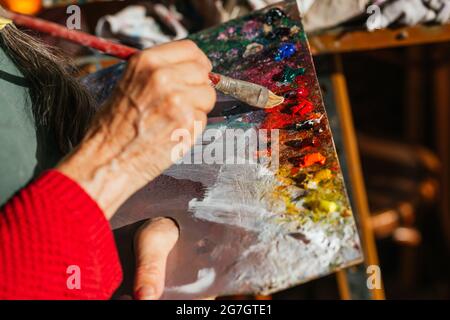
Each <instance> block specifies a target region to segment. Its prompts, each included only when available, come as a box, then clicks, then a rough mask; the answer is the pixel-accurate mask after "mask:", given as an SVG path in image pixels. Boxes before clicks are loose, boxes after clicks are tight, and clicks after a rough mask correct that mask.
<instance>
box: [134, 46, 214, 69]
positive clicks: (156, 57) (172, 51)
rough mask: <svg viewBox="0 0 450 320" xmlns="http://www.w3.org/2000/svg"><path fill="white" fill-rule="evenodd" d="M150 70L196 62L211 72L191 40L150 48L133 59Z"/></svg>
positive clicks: (202, 54) (201, 53)
mask: <svg viewBox="0 0 450 320" xmlns="http://www.w3.org/2000/svg"><path fill="white" fill-rule="evenodd" d="M133 60H137V61H140V62H141V63H143V64H144V65H147V66H149V67H150V68H152V69H156V68H159V67H163V66H167V65H171V64H178V63H182V62H187V61H196V62H198V63H200V64H202V65H203V66H204V67H205V68H206V69H208V70H209V71H211V69H212V64H211V61H209V59H208V57H207V56H206V55H205V54H204V53H203V51H202V50H200V48H199V47H198V46H197V45H196V44H195V42H193V41H191V40H180V41H174V42H170V43H167V44H162V45H159V46H155V47H152V48H151V49H147V50H144V51H142V52H141V53H140V54H139V55H137V56H135V57H133Z"/></svg>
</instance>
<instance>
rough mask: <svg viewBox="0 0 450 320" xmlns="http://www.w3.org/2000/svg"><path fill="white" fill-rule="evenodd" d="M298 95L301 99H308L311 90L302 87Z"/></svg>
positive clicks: (298, 90)
mask: <svg viewBox="0 0 450 320" xmlns="http://www.w3.org/2000/svg"><path fill="white" fill-rule="evenodd" d="M297 94H298V96H299V97H302V98H307V97H308V96H309V90H308V89H307V88H306V87H300V88H298V89H297Z"/></svg>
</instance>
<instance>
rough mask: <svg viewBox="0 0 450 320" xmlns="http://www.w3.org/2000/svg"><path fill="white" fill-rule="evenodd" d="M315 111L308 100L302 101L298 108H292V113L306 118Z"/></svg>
mask: <svg viewBox="0 0 450 320" xmlns="http://www.w3.org/2000/svg"><path fill="white" fill-rule="evenodd" d="M313 110H314V105H313V104H312V103H311V102H310V101H308V100H306V99H300V102H299V104H298V105H297V106H295V107H294V108H292V113H293V114H298V115H301V116H305V115H307V114H308V113H310V112H312V111H313Z"/></svg>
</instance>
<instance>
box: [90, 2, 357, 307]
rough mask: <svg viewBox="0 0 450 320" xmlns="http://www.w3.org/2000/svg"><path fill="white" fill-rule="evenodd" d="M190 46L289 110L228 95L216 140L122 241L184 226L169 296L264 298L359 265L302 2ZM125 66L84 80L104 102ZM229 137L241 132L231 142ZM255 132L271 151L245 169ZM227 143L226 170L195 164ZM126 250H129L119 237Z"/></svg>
mask: <svg viewBox="0 0 450 320" xmlns="http://www.w3.org/2000/svg"><path fill="white" fill-rule="evenodd" d="M191 39H192V40H194V41H195V42H196V43H197V44H198V45H199V47H200V48H201V49H202V50H203V51H204V52H205V53H206V54H207V55H208V56H209V58H210V59H211V61H212V62H213V65H214V71H215V72H217V73H221V74H224V75H227V76H230V77H232V78H236V79H242V80H246V81H250V82H254V83H258V84H261V85H263V86H266V87H267V88H269V89H270V90H271V91H273V92H274V93H276V94H278V95H283V96H284V97H285V101H284V103H283V104H282V105H280V106H278V107H276V108H274V109H271V110H256V109H253V108H251V107H249V106H247V105H244V104H242V103H239V102H237V101H234V100H233V99H229V98H227V97H223V96H222V97H220V99H219V102H218V103H217V106H216V108H215V110H214V111H213V112H212V113H211V114H210V118H209V122H208V128H207V129H208V130H209V133H211V132H213V133H214V134H213V136H214V138H212V137H211V136H209V137H205V136H203V137H204V138H205V139H204V141H207V142H206V143H205V142H204V141H203V142H201V143H198V144H197V145H196V147H194V148H193V149H192V151H191V153H190V154H188V155H186V157H185V159H184V160H186V159H190V160H191V162H190V163H189V161H184V162H183V163H179V164H176V165H174V166H173V167H171V168H170V169H168V170H167V171H166V172H164V173H163V175H161V176H160V177H158V178H157V179H156V180H155V181H153V182H151V183H150V184H149V185H147V186H146V187H145V188H143V189H142V190H140V191H139V192H138V193H136V194H135V195H134V196H133V197H132V198H131V199H129V200H128V201H127V202H126V203H125V204H124V205H123V206H122V208H120V210H119V212H118V213H117V214H116V216H115V217H114V218H113V220H112V225H113V227H114V228H115V229H118V233H119V234H120V233H121V232H122V233H126V232H127V230H130V229H129V225H131V224H133V223H135V222H137V221H141V220H143V219H147V218H150V217H157V216H170V217H173V218H174V219H176V220H177V221H178V223H179V225H180V228H181V234H180V240H179V242H178V244H177V245H176V247H175V249H174V250H173V252H172V253H171V255H170V257H169V262H168V267H167V268H168V269H167V279H166V288H165V291H164V295H163V298H165V299H178V298H182V299H190V298H204V297H210V296H222V295H231V294H256V293H259V294H268V293H272V292H276V291H279V290H282V289H285V288H288V287H291V286H294V285H297V284H301V283H303V282H306V281H309V280H311V279H314V278H317V277H320V276H324V275H327V274H329V273H331V272H333V271H336V270H338V269H340V268H343V267H346V266H350V265H353V264H356V263H358V262H360V261H361V258H362V253H361V249H360V242H359V238H358V233H357V230H356V227H355V221H354V218H353V215H352V211H351V208H350V205H349V200H348V197H347V194H346V190H345V186H344V182H343V178H342V174H341V171H340V167H339V163H338V159H337V156H336V151H335V148H334V144H333V139H332V136H331V131H330V128H329V125H328V119H327V116H326V112H325V109H324V106H323V101H322V96H321V92H320V87H319V84H318V81H317V77H316V73H315V69H314V65H313V61H312V57H311V54H310V52H309V47H308V41H307V38H306V35H305V33H304V31H303V28H302V24H301V21H300V18H299V14H298V9H297V6H296V4H295V2H290V1H287V2H285V3H283V4H280V5H276V6H273V7H269V8H267V9H265V10H262V11H259V12H255V13H252V14H251V15H249V16H246V17H243V18H240V19H237V20H233V21H230V22H228V23H226V24H223V25H221V26H219V27H215V28H212V29H209V30H205V31H203V32H200V33H198V34H195V35H193V36H191ZM123 69H124V65H123V64H121V65H117V66H114V67H113V68H110V69H106V70H103V71H101V72H99V73H97V74H94V75H91V76H89V77H88V78H86V79H85V81H86V82H88V83H89V87H91V88H94V93H95V95H96V96H97V98H98V100H99V102H102V101H103V100H104V99H106V98H107V97H108V96H109V94H110V93H111V90H112V89H113V88H114V85H115V83H116V82H117V80H118V79H119V78H120V75H121V73H122V71H123ZM228 130H231V131H233V132H235V133H236V135H235V136H234V137H231V138H230V137H229V136H227V135H226V134H225V133H226V132H228ZM250 131H252V132H257V133H258V137H259V139H260V140H264V143H261V144H260V143H258V144H257V146H256V149H255V150H253V151H255V152H254V153H252V152H248V153H247V155H248V159H244V160H246V161H242V162H240V161H239V160H243V159H238V158H239V157H240V154H241V153H239V152H238V151H239V150H238V149H242V148H245V147H248V146H249V145H250V144H251V143H250V142H248V141H249V140H246V139H247V138H248V136H247V135H246V134H248V132H250ZM259 133H263V134H262V135H260V134H259ZM210 135H211V134H210ZM227 139H228V141H227ZM230 139H233V141H240V142H242V143H241V144H240V145H239V144H237V145H238V146H237V147H236V148H234V151H236V152H232V153H231V155H228V154H227V158H226V159H225V161H223V162H222V163H220V161H218V162H213V163H210V162H208V163H205V161H195V159H202V156H203V155H204V152H205V149H207V150H208V152H209V153H210V155H211V154H214V155H217V154H218V153H219V152H221V151H223V145H228V142H229V140H230ZM235 139H236V140H235ZM275 140H276V141H275ZM221 146H222V149H221ZM211 150H213V151H214V152H212V151H211ZM241 151H242V150H241ZM274 154H276V155H278V156H277V157H274ZM198 157H200V158H198ZM275 160H276V161H275ZM274 164H276V165H274ZM127 226H128V227H127ZM119 238H120V237H119ZM118 245H119V247H122V249H123V248H125V251H126V250H127V248H131V245H129V244H127V243H125V244H124V243H121V241H120V239H119V240H118ZM122 251H123V250H122ZM128 253H129V254H130V255H129V256H128V257H127V255H126V254H125V258H124V257H122V261H123V262H124V264H125V266H124V268H125V269H124V272H125V279H127V278H130V276H129V273H131V272H132V267H130V268H129V269H127V266H126V265H127V264H129V265H131V266H132V262H131V261H132V256H131V254H132V250H131V249H130V250H128ZM128 270H129V271H128Z"/></svg>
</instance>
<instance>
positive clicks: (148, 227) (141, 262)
mask: <svg viewBox="0 0 450 320" xmlns="http://www.w3.org/2000/svg"><path fill="white" fill-rule="evenodd" d="M178 236H179V230H178V227H177V225H176V224H175V222H174V221H173V220H171V219H168V218H156V219H152V220H149V221H148V222H147V223H145V224H144V225H143V226H142V227H141V228H140V229H139V231H138V232H137V234H136V237H135V241H134V246H135V252H136V276H135V281H134V294H135V297H136V299H138V300H155V299H159V298H160V297H161V295H162V293H163V290H164V282H165V274H166V262H167V257H168V255H169V253H170V251H171V250H172V248H173V247H174V246H175V243H176V242H177V240H178Z"/></svg>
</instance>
